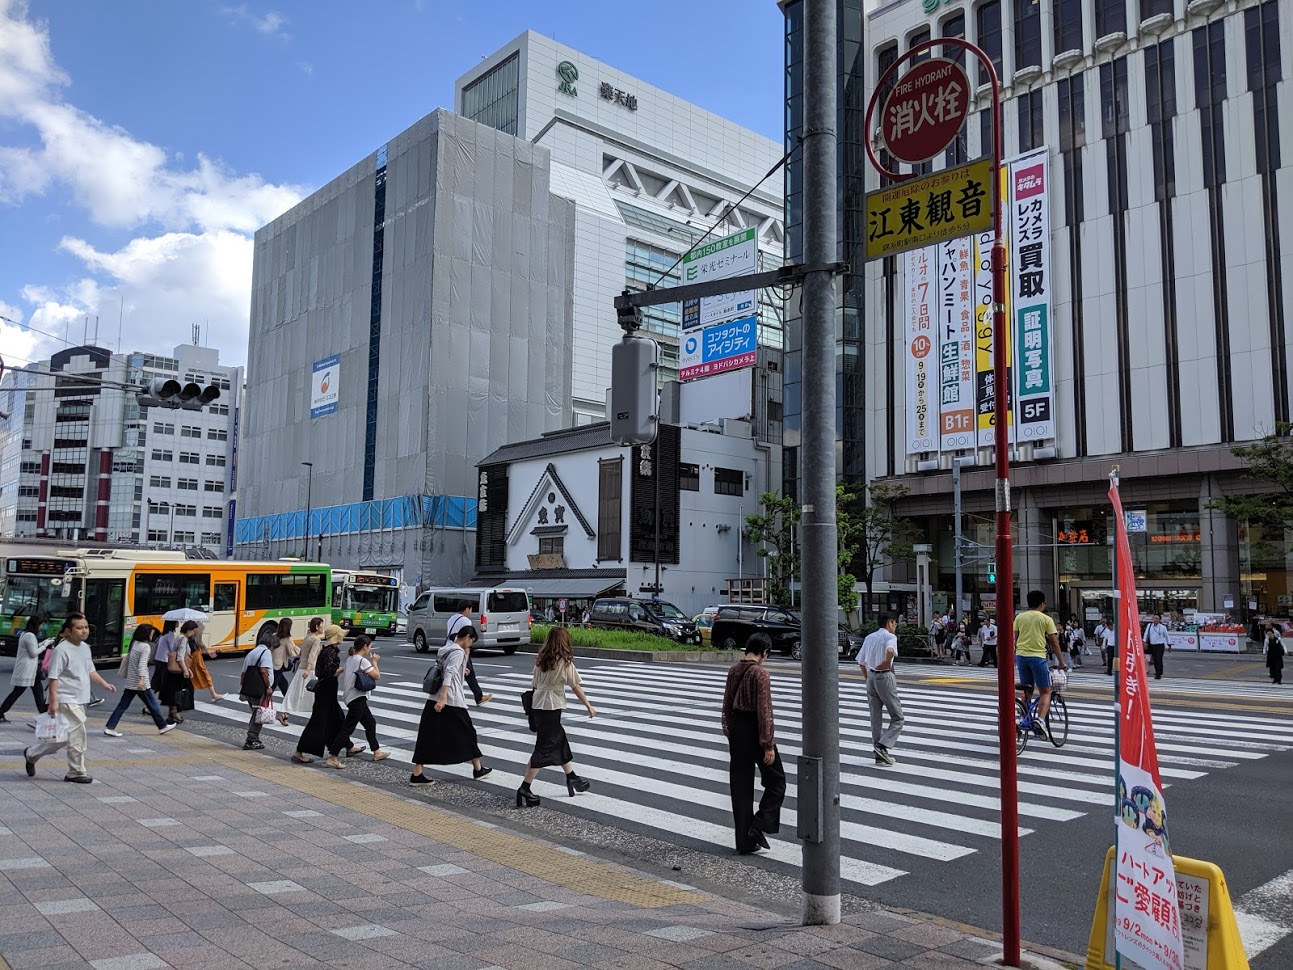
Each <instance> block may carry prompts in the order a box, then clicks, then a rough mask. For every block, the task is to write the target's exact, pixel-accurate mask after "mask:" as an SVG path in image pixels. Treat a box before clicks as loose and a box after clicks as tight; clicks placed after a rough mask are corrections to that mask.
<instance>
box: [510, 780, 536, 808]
mask: <svg viewBox="0 0 1293 970" xmlns="http://www.w3.org/2000/svg"><path fill="white" fill-rule="evenodd" d="M522 802H524V803H525V807H526V808H535V807H537V806H538V804H539V796H538V795H536V794H534V792H532V791H530V786H529V785H522V786H521V787H520V788H518V789H517V790H516V807H517V808H520V807H521V803H522Z"/></svg>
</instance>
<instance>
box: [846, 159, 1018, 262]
mask: <svg viewBox="0 0 1293 970" xmlns="http://www.w3.org/2000/svg"><path fill="white" fill-rule="evenodd" d="M866 210H867V212H866V219H867V235H866V258H867V259H879V258H880V257H882V256H892V255H894V254H895V253H901V252H904V251H905V250H908V249H916V248H918V247H921V246H929V245H931V244H932V243H936V242H940V241H942V240H944V239H957V238H960V237H961V236H969V235H972V234H974V233H976V232H985V231H987V230H988V229H991V228H992V162H991V161H990V160H989V159H986V158H982V159H979V160H978V161H977V162H970V163H969V164H968V165H961V166H959V167H957V168H949V169H946V170H945V171H942V172H936V173H935V174H933V175H929V176H926V177H925V178H918V179H911V180H910V181H907V182H902V183H901V184H899V185H894V186H891V187H889V188H886V189H880V190H879V191H876V192H871V193H868V195H867V197H866Z"/></svg>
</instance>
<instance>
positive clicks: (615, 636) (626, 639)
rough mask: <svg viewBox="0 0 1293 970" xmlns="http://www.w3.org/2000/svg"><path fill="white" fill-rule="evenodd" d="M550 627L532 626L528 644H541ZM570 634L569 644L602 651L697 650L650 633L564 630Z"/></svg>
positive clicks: (688, 644) (657, 651) (568, 628)
mask: <svg viewBox="0 0 1293 970" xmlns="http://www.w3.org/2000/svg"><path fill="white" fill-rule="evenodd" d="M549 629H551V627H548V626H544V625H541V624H538V623H536V624H534V626H533V628H532V629H531V630H530V642H531V643H542V642H543V641H544V640H545V639H546V638H547V636H548V630H549ZM566 629H567V630H568V631H569V633H570V642H571V643H572V644H574V645H575V646H576V647H596V648H599V649H602V650H646V651H648V652H651V653H659V652H660V651H665V650H672V651H682V650H699V649H701V648H700V647H698V646H696V645H695V644H691V643H678V642H676V641H674V640H670V639H668V638H667V637H657V636H654V635H652V634H650V633H636V632H635V633H628V632H626V631H622V630H588V629H585V628H584V627H581V626H572V627H567V628H566Z"/></svg>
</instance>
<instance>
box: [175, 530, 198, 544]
mask: <svg viewBox="0 0 1293 970" xmlns="http://www.w3.org/2000/svg"><path fill="white" fill-rule="evenodd" d="M175 541H176V542H189V543H193V542H197V541H198V536H197V533H196V532H177V533H175Z"/></svg>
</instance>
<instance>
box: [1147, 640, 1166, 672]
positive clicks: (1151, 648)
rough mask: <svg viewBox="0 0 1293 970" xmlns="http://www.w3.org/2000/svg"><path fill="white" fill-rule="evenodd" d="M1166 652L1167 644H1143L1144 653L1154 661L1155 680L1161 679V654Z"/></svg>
mask: <svg viewBox="0 0 1293 970" xmlns="http://www.w3.org/2000/svg"><path fill="white" fill-rule="evenodd" d="M1166 650H1167V644H1165V643H1147V644H1145V652H1146V653H1148V654H1149V656H1150V658H1151V659H1152V660H1153V661H1154V679H1155V680H1162V679H1163V654H1164V652H1166Z"/></svg>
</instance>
